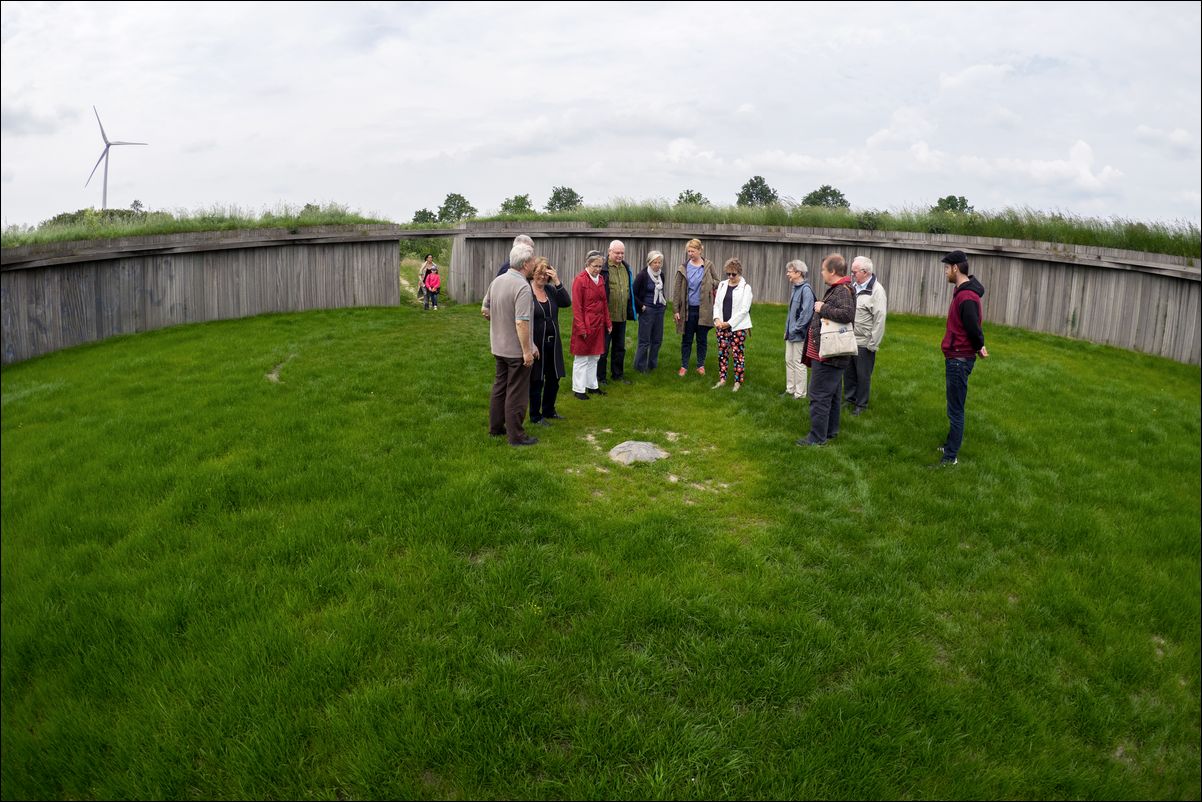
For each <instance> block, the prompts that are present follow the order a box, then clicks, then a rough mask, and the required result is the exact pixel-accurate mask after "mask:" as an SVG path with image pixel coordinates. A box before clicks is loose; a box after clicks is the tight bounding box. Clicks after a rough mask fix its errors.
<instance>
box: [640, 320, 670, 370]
mask: <svg viewBox="0 0 1202 802" xmlns="http://www.w3.org/2000/svg"><path fill="white" fill-rule="evenodd" d="M663 341H664V307H662V306H660V307H655V306H644V307H643V311H642V313H640V314H639V347H638V350H637V351H635V352H634V369H635V370H637V371H640V372H642V373H646V372H647V371H650V370H655V368H656V367H657V366H658V365H659V346H660V343H662V342H663Z"/></svg>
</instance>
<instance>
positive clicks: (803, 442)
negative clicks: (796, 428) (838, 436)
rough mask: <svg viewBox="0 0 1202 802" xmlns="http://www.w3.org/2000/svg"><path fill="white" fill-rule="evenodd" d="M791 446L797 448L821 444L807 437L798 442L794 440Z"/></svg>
mask: <svg viewBox="0 0 1202 802" xmlns="http://www.w3.org/2000/svg"><path fill="white" fill-rule="evenodd" d="M793 444H794V445H798V446H803V447H804V446H820V445H822V443H819V442H817V441H815V440H811V439H810V438H808V437H804V438H801V439H800V440H794V441H793Z"/></svg>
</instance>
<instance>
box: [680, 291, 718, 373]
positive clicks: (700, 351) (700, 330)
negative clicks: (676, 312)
mask: <svg viewBox="0 0 1202 802" xmlns="http://www.w3.org/2000/svg"><path fill="white" fill-rule="evenodd" d="M700 319H701V307H699V306H690V307H689V314H688V317H686V318H685V322H684V335H683V336H682V337H681V338H680V366H681V367H682V368H687V367H688V366H689V354H690V353H691V352H692V351H693V338H694V337H696V339H697V367H699V368H700V367H703V366H704V365H705V352H706V351H707V350H708V349H709V344H710V343H709V334H710V328H711V327H710V326H702V325H701V324H700V322H699V321H700Z"/></svg>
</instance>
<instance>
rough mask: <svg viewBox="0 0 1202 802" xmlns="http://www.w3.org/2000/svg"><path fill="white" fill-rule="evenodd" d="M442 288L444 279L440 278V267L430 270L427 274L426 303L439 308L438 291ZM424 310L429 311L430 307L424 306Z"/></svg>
mask: <svg viewBox="0 0 1202 802" xmlns="http://www.w3.org/2000/svg"><path fill="white" fill-rule="evenodd" d="M441 287H442V279H441V278H439V276H438V266H437V265H435V266H434V267H431V268H430V272H429V273H427V274H426V303H427V304H431V303H432V304H434V308H435V309H437V308H438V290H439V289H440V288H441ZM422 308H423V309H428V308H429V307H428V306H423V307H422Z"/></svg>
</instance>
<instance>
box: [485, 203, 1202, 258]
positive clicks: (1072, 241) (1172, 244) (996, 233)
mask: <svg viewBox="0 0 1202 802" xmlns="http://www.w3.org/2000/svg"><path fill="white" fill-rule="evenodd" d="M481 219H484V220H530V221H541V220H552V221H585V222H588V223H591V224H593V225H596V226H605V225H607V224H609V223H686V224H687V223H734V224H740V225H757V226H785V227H801V228H808V227H813V228H851V229H861V230H869V231H914V232H921V233H936V234H961V235H965V236H974V237H1000V238H1003V239H1018V240H1031V241H1036V242H1055V243H1061V244H1065V245H1088V246H1095V247H1104V248H1119V249H1122V250H1130V251H1143V252H1147V253H1163V254H1169V255H1172V256H1185V257H1193V258H1195V259H1196V258H1199V257H1200V256H1202V239H1200V236H1199V228H1198V225H1197V223H1192V222H1189V221H1186V220H1178V221H1174V222H1152V223H1145V222H1140V221H1137V220H1129V219H1126V218H1120V217H1112V218H1110V219H1108V220H1102V219H1098V218H1090V217H1082V216H1078V215H1074V214H1071V213H1062V212H1040V211H1036V210H1033V209H1027V208H1019V209H1014V208H1007V209H1003V210H1001V211H995V212H989V211H986V212H972V213H969V214H957V213H954V212H931V211H929V210H925V209H903V210H900V211H877V210H863V209H845V208H834V209H832V208H826V207H818V206H799V205H795V204H787V205H776V206H760V207H745V206H692V205H673V204H670V203H668V202H666V201H631V200H618V201H615V202H614V203H610V204H605V205H602V206H583V207H580V208H579V209H575V210H572V211H570V212H556V213H553V214H547V213H537V212H536V213H532V214H528V215H498V216H494V217H485V218H481Z"/></svg>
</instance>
